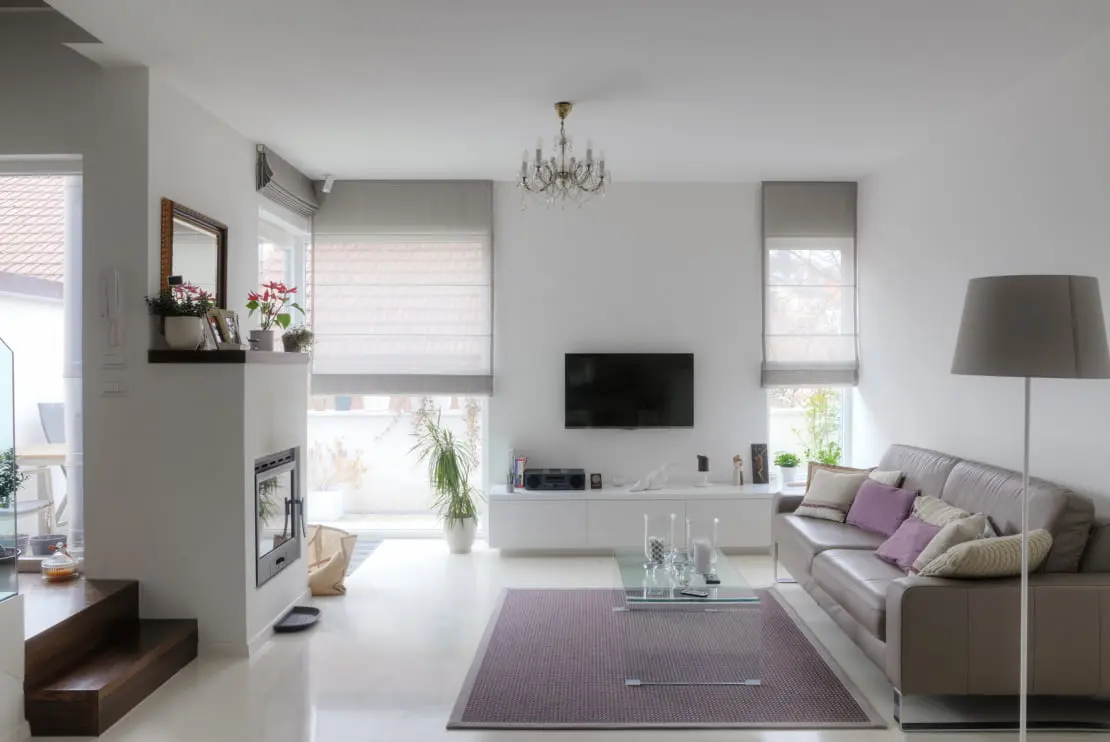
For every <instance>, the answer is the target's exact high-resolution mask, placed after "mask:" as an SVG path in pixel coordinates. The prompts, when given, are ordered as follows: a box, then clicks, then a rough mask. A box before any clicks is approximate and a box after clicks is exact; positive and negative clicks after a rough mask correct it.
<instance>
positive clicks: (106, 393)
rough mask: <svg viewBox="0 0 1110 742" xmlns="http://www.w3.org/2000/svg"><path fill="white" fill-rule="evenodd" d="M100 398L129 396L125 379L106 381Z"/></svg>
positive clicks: (101, 389) (101, 388)
mask: <svg viewBox="0 0 1110 742" xmlns="http://www.w3.org/2000/svg"><path fill="white" fill-rule="evenodd" d="M100 396H102V397H125V396H127V381H126V380H125V379H112V380H108V381H105V382H104V383H103V385H102V386H101V387H100Z"/></svg>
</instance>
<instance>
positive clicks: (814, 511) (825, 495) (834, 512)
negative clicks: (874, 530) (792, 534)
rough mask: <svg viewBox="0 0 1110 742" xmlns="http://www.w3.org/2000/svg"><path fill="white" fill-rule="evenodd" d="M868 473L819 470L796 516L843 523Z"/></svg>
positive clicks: (796, 511)
mask: <svg viewBox="0 0 1110 742" xmlns="http://www.w3.org/2000/svg"><path fill="white" fill-rule="evenodd" d="M867 474H868V473H867V472H865V471H864V472H846V471H845V472H833V471H829V470H827V469H818V470H817V471H815V472H814V473H813V481H812V482H810V483H809V488H808V489H807V490H806V496H805V497H804V498H802V504H801V505H799V506H798V509H797V510H795V511H794V513H795V514H796V515H801V516H805V517H807V518H819V519H821V520H832V521H836V522H838V523H843V522H844V518H845V517H847V515H848V510H849V509H851V507H852V501H853V500H855V499H856V493H857V492H859V488H860V485H861V484H863V483H864V482H865V481H867Z"/></svg>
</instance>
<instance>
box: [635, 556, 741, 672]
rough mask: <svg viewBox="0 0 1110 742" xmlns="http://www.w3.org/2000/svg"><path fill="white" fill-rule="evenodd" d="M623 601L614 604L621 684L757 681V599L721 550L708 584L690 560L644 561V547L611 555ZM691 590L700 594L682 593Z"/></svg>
mask: <svg viewBox="0 0 1110 742" xmlns="http://www.w3.org/2000/svg"><path fill="white" fill-rule="evenodd" d="M613 557H614V559H615V560H616V562H617V568H618V570H619V571H620V578H621V586H622V588H623V590H624V604H623V605H621V606H618V607H616V608H614V609H613V614H614V618H615V620H617V621H619V622H620V627H619V632H618V635H619V637H620V642H621V645H622V652H623V656H624V665H625V668H626V672H625V685H630V686H637V685H760V684H761V675H762V672H761V670H762V654H763V618H762V615H763V614H762V606H761V604H760V596H759V593H757V592H756V591H755V590H754V589H752V587H751V586H750V585H749V584H748V583H747V581H746V580H745V579H744V577H743V575H741V574H740V573H739V572H738V571H737V570H736V569H735V568H734V567H733V566H732V564H731V563H730V562H729V560H728V557H727V556H725V555H724V554H723V553H721V552H720V551H717V553H716V563H715V565H714V567H713V568H714V571H715V572H716V574H717V577H718V578H719V579H720V583H719V584H716V585H710V584H707V583H706V581H705V577H704V575H700V574H697V573H695V572H694V570H693V565H690V564H682V563H678V564H674V565H658V566H645V561H646V560H645V559H644V552H643V550H642V549H619V550H617V551H615V552H614V554H613ZM687 589H691V590H697V591H702V592H705V593H708V595H706V596H705V597H699V596H696V595H688V594H683V591H684V590H687Z"/></svg>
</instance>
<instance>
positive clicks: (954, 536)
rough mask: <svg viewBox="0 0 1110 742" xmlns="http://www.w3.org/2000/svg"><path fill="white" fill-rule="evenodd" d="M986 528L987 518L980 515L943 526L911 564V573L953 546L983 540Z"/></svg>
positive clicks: (919, 569)
mask: <svg viewBox="0 0 1110 742" xmlns="http://www.w3.org/2000/svg"><path fill="white" fill-rule="evenodd" d="M986 527H987V516H985V515H983V514H982V513H976V514H975V515H969V516H967V517H966V518H960V519H959V520H954V521H952V522H951V523H947V524H945V525H944V526H943V527H942V528H941V529H940V532H939V533H937V535H936V536H935V537H934V538H933V540H932V541H930V542H929V544H928V546H926V547H925V548H924V549H922V550H921V553H920V554H918V555H917V559H915V560H914V562H913V571H914V572H920V571H921V570H923V569H925V567H926V566H927V565H928V564H929V562H931V561H933V560H934V559H936V558H937V557H939V556H940V555H941V554H943V553H944V552H946V551H948V550H949V549H951V548H952V547H953V546H957V545H959V544H963V543H966V542H968V541H974V540H975V539H977V538H985V536H984V529H985V528H986Z"/></svg>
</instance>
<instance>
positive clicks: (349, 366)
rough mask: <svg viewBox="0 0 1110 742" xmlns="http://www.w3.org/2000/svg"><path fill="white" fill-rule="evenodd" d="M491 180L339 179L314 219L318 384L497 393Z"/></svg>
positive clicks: (354, 389) (339, 389)
mask: <svg viewBox="0 0 1110 742" xmlns="http://www.w3.org/2000/svg"><path fill="white" fill-rule="evenodd" d="M492 221H493V184H492V183H490V182H488V181H483V182H474V181H435V182H421V181H338V182H336V183H335V184H334V186H333V188H332V192H331V193H330V194H328V195H327V196H326V197H325V198H324V202H323V204H322V205H321V208H320V211H319V213H318V214H317V215H316V218H315V219H314V228H315V235H314V244H313V249H312V283H313V285H312V323H313V330H314V331H315V332H316V344H315V347H314V350H313V376H312V391H313V392H314V393H316V394H344V393H346V394H386V393H389V394H490V393H492V390H493V371H492V356H493V352H492V351H493V349H492V342H493V329H492V326H493V319H492V317H493V313H492V303H493V302H492V299H493V296H492V283H493V282H492Z"/></svg>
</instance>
